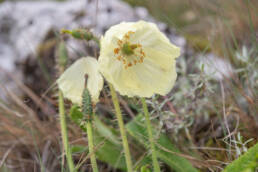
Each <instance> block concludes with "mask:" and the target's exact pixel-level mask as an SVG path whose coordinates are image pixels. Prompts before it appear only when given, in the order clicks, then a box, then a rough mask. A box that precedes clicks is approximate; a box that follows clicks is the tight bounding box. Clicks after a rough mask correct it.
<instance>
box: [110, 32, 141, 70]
mask: <svg viewBox="0 0 258 172" xmlns="http://www.w3.org/2000/svg"><path fill="white" fill-rule="evenodd" d="M132 34H134V32H132V31H129V32H127V33H126V34H125V35H124V36H123V38H122V39H119V40H118V41H117V45H118V47H117V48H115V49H114V54H115V57H116V59H117V60H119V61H122V62H123V64H124V67H125V69H127V68H128V67H131V66H133V65H136V64H137V63H142V62H143V60H144V57H145V53H144V52H143V50H142V45H141V44H132V43H130V36H131V35H132Z"/></svg>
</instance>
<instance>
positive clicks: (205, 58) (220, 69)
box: [199, 54, 234, 81]
mask: <svg viewBox="0 0 258 172" xmlns="http://www.w3.org/2000/svg"><path fill="white" fill-rule="evenodd" d="M199 60H200V63H199V65H200V67H201V66H202V65H204V73H205V74H206V75H208V76H210V77H211V78H213V79H215V80H217V81H221V80H223V79H224V78H230V76H232V74H233V71H234V70H233V67H232V65H231V64H230V63H229V62H228V61H226V60H224V59H222V58H220V57H217V56H215V55H214V54H206V55H200V57H199Z"/></svg>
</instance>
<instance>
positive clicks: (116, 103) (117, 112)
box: [109, 83, 133, 172]
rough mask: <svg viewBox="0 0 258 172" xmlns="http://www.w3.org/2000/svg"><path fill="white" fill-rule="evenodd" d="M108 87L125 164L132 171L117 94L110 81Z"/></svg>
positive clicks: (129, 171)
mask: <svg viewBox="0 0 258 172" xmlns="http://www.w3.org/2000/svg"><path fill="white" fill-rule="evenodd" d="M109 88H110V91H111V95H112V100H113V104H114V106H115V110H116V118H117V120H118V125H119V129H120V134H121V137H122V142H123V147H124V152H125V159H126V165H127V171H128V172H132V171H133V166H132V160H131V155H130V151H129V145H128V141H127V137H126V131H125V127H124V122H123V118H122V113H121V110H120V106H119V102H118V98H117V94H116V92H115V90H114V88H113V86H112V84H111V83H109Z"/></svg>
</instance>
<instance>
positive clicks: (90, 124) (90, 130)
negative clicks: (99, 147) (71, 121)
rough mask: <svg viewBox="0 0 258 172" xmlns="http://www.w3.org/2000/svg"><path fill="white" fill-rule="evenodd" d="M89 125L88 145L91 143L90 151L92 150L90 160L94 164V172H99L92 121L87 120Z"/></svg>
mask: <svg viewBox="0 0 258 172" xmlns="http://www.w3.org/2000/svg"><path fill="white" fill-rule="evenodd" d="M86 125H87V135H88V145H89V152H90V161H91V165H92V169H93V172H98V171H99V170H98V166H97V161H96V156H95V151H94V144H93V133H92V122H91V121H88V122H86Z"/></svg>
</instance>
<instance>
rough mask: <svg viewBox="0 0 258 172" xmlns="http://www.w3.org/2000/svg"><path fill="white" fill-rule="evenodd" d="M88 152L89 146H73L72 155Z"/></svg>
mask: <svg viewBox="0 0 258 172" xmlns="http://www.w3.org/2000/svg"><path fill="white" fill-rule="evenodd" d="M86 151H88V147H87V146H82V145H72V146H71V152H72V154H77V153H83V152H86Z"/></svg>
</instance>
